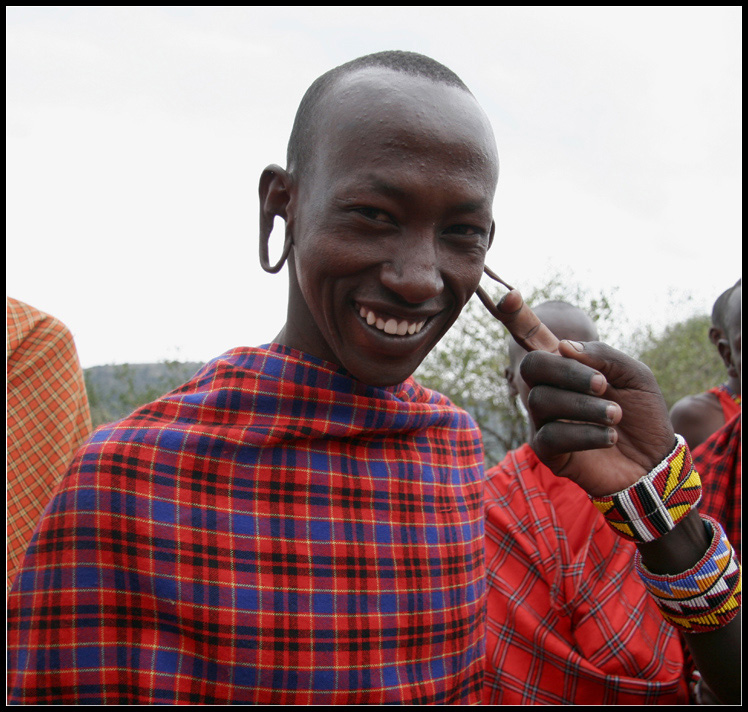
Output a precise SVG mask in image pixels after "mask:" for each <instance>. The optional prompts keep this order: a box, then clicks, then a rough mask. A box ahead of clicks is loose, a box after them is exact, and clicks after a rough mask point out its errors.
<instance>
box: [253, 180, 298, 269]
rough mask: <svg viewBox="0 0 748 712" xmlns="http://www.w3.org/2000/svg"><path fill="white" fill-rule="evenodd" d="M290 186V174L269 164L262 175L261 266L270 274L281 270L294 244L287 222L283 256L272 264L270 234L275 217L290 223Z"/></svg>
mask: <svg viewBox="0 0 748 712" xmlns="http://www.w3.org/2000/svg"><path fill="white" fill-rule="evenodd" d="M289 187H290V176H289V174H288V173H287V172H286V171H285V170H283V169H282V168H281V167H280V166H274V165H273V166H268V167H267V168H266V169H265V170H264V171H263V172H262V175H261V176H260V266H261V267H262V269H264V270H265V271H266V272H269V273H270V274H275V273H276V272H280V270H281V268H282V267H283V265H284V264H285V262H286V260H287V259H288V255H289V253H290V252H291V247H292V246H293V238H292V236H291V230H290V229H289V225H288V224H287V225H286V239H285V241H284V243H283V252H282V253H281V257H280V259H279V260H278V262H277V263H276V264H274V265H271V264H270V234H271V233H272V232H273V223H274V222H275V218H276V216H278V217H281V218H283V219H284V220H286V222H287V223H288V213H287V208H288V204H289V201H290V194H289Z"/></svg>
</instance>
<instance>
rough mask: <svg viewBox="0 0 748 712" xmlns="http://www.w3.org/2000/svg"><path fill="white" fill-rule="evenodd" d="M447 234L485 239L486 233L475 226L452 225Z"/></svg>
mask: <svg viewBox="0 0 748 712" xmlns="http://www.w3.org/2000/svg"><path fill="white" fill-rule="evenodd" d="M447 232H449V233H451V234H453V235H465V236H466V237H483V236H484V235H486V231H485V230H483V229H481V228H479V227H476V226H475V225H452V227H450V228H449V230H447Z"/></svg>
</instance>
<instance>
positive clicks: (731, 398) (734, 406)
mask: <svg viewBox="0 0 748 712" xmlns="http://www.w3.org/2000/svg"><path fill="white" fill-rule="evenodd" d="M707 393H711V394H712V395H714V396H716V397H717V400H718V401H719V404H720V406H721V408H722V413H723V415H724V416H725V424H727V423H729V422H730V421H731V420H732V419H733V418H734V417H735V416H736V415H737V414H738V413H740V412H742V408H741V406H740V396H739V395H737V394H736V393H733V392H732V389H731V388H730V387H729V386H728V385H727V384H726V383H722V384H720V385H719V386H715V387H714V388H710V389H709V390H708V391H707Z"/></svg>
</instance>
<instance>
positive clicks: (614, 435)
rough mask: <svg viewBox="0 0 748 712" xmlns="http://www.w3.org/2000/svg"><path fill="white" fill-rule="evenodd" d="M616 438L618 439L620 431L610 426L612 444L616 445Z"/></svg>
mask: <svg viewBox="0 0 748 712" xmlns="http://www.w3.org/2000/svg"><path fill="white" fill-rule="evenodd" d="M616 440H618V433H617V432H616V431H615V428H608V442H609V443H610V444H611V445H615V443H616Z"/></svg>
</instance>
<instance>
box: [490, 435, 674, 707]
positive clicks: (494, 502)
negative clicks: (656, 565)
mask: <svg viewBox="0 0 748 712" xmlns="http://www.w3.org/2000/svg"><path fill="white" fill-rule="evenodd" d="M633 559H634V544H633V543H631V542H629V541H626V540H624V539H622V538H621V537H619V536H617V535H616V534H615V533H613V531H612V530H611V529H610V528H609V527H608V526H607V524H606V523H605V521H604V519H603V516H602V515H601V514H600V512H598V511H597V509H595V507H594V506H593V505H592V503H591V502H590V500H589V498H588V497H587V496H586V495H585V494H584V492H583V491H582V490H581V489H580V488H579V487H578V486H577V485H575V484H574V483H573V482H571V481H570V480H566V479H563V478H560V477H556V476H555V475H554V474H553V473H552V472H551V471H550V470H549V469H548V468H547V467H545V465H543V464H542V463H541V462H540V461H539V460H538V458H537V456H536V455H535V453H534V452H533V451H532V449H531V448H530V446H529V445H527V444H525V445H523V446H522V447H521V448H519V449H517V450H514V451H512V452H510V453H508V455H507V456H506V458H505V459H504V460H503V462H502V463H501V464H500V465H498V466H497V467H495V468H492V469H491V470H489V472H488V473H487V491H486V569H487V583H488V614H487V638H486V677H485V684H484V690H483V702H484V703H485V704H514V705H522V704H590V705H613V704H655V703H657V704H678V703H687V702H688V693H687V685H686V682H685V676H684V674H683V653H682V651H681V648H680V645H679V639H678V634H677V633H676V632H675V630H674V629H673V628H672V627H671V626H669V625H668V624H667V623H665V621H664V620H663V619H662V617H661V616H660V614H659V612H658V611H657V608H656V607H655V605H654V604H653V603H652V602H651V601H650V600H649V597H648V594H647V593H646V591H645V590H644V587H643V585H642V584H641V582H640V580H639V578H638V577H637V576H636V573H635V572H634V567H633V563H634V562H633Z"/></svg>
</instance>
